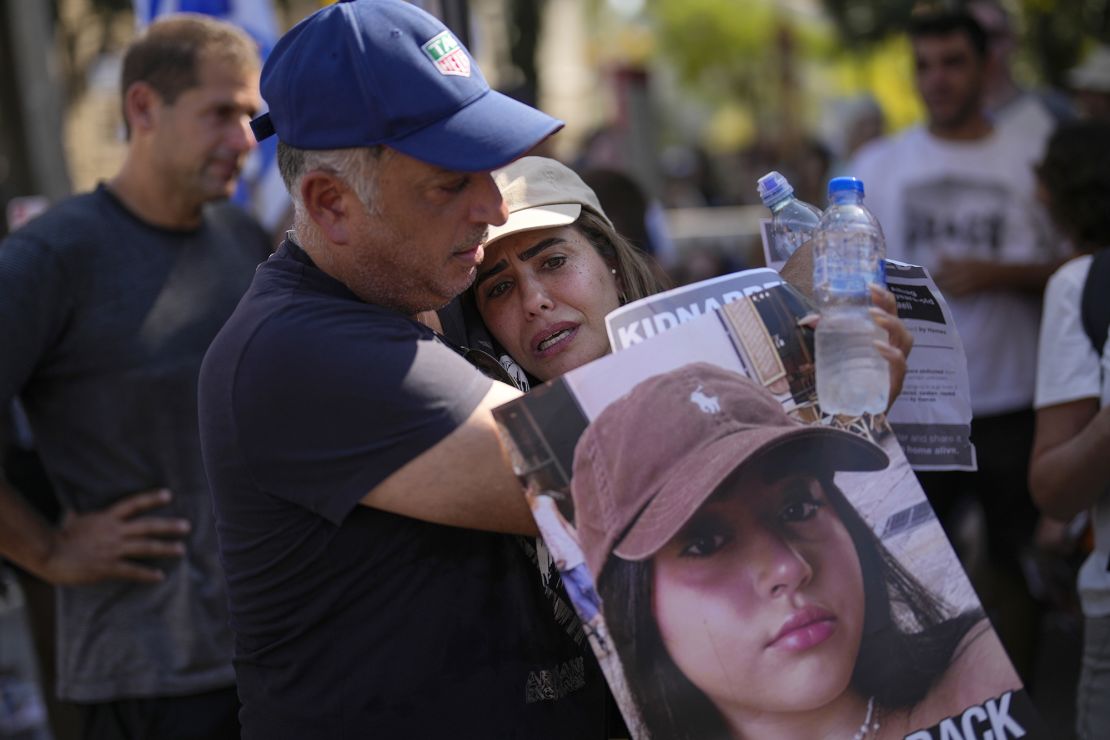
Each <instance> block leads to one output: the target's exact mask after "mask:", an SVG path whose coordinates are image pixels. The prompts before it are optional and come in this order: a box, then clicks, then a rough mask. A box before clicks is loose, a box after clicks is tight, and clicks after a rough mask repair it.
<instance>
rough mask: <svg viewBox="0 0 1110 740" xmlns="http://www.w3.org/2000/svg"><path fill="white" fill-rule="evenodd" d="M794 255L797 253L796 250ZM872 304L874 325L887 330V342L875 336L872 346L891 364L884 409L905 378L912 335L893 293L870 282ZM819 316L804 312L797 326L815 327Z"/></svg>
mask: <svg viewBox="0 0 1110 740" xmlns="http://www.w3.org/2000/svg"><path fill="white" fill-rule="evenodd" d="M795 254H797V252H795ZM870 288H871V304H872V305H871V307H870V308H869V309H868V312H870V314H871V319H872V320H873V321H874V322H875V324H876V325H877V326H878V327H879V328H880V329H883V330H884V331H885V332H886V336H887V338H886V341H883V340H881V339H876V340H875V342H874V344H875V349H877V350H878V352H879V354H880V355H882V357H883V359H884V360H886V361H887V364H888V365H889V366H890V400H889V401H888V402H887V407H886V408H887V411H889V410H890V407H891V406H892V405H894V400H895V399H896V398H898V394H899V393H901V392H902V383H903V382H904V381H905V380H906V368H907V364H908V363H907V358H908V357H909V356H910V350H911V349H913V335H911V334H910V330H909V329H907V328H906V325H905V324H904V323H902V320H901V319H900V318H898V301H897V299H895V297H894V294H893V293H891V292H890V291H889V290H887V289H886V288H882V287H880V286H878V285H874V284H873V285H871V286H870ZM820 321H821V315H820V314H816V313H811V314H807V315H806V316H803V317H802V318H801V319H799V320H798V325H799V326H808V327H810V328H811V329H815V328H817V324H818V323H820Z"/></svg>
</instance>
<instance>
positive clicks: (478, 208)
mask: <svg viewBox="0 0 1110 740" xmlns="http://www.w3.org/2000/svg"><path fill="white" fill-rule="evenodd" d="M475 184H476V186H477V187H476V188H475V193H474V201H473V203H472V204H471V212H470V219H471V220H472V221H474V222H475V223H482V224H489V225H490V226H500V225H502V224H503V223H505V222H506V221H508V220H509V204H508V203H506V202H505V199H504V198H502V197H501V191H500V190H499V189H498V187H497V183H496V182H494V180H493V175H491V174H490V173H488V172H486V173H483V174H481V175H479V176H478V182H477V183H475Z"/></svg>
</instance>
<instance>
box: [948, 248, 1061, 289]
mask: <svg viewBox="0 0 1110 740" xmlns="http://www.w3.org/2000/svg"><path fill="white" fill-rule="evenodd" d="M1064 262H1065V260H1062V259H1060V260H1055V261H1053V262H1030V263H1014V264H1007V263H999V262H992V261H991V260H978V259H953V258H951V257H945V258H943V259H942V260H941V263H940V266H939V267H938V268H937V271H936V272H935V273H934V274H933V279H934V280H935V281H936V283H937V287H939V288H940V289H941V290H942V291H944V293H945V295H951V296H961V295H970V294H972V293H983V292H986V291H990V290H1015V291H1019V292H1023V293H1033V294H1040V293H1041V291H1043V290H1044V286H1045V283H1046V282H1048V278H1049V277H1051V276H1052V273H1054V272H1056V270H1057V269H1058V268H1059V267H1060V265H1062V264H1063V263H1064Z"/></svg>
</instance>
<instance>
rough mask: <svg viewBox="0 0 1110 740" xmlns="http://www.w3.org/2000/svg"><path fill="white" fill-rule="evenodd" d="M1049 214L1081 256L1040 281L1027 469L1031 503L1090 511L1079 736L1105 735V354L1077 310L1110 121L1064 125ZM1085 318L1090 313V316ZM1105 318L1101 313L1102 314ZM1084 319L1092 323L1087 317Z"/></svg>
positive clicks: (1108, 427)
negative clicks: (1092, 536) (1042, 292)
mask: <svg viewBox="0 0 1110 740" xmlns="http://www.w3.org/2000/svg"><path fill="white" fill-rule="evenodd" d="M1038 173H1039V176H1040V180H1041V183H1042V185H1043V186H1044V190H1045V192H1046V193H1047V194H1048V200H1049V210H1050V211H1051V213H1052V216H1053V220H1054V221H1055V222H1056V223H1057V224H1058V225H1059V226H1060V228H1061V230H1063V231H1064V232H1065V233H1066V234H1067V235H1068V237H1069V238H1070V239H1071V240H1072V242H1073V243H1074V244H1075V246H1076V248H1077V250H1079V251H1080V252H1083V254H1082V256H1079V257H1076V258H1075V259H1073V260H1071V261H1070V262H1068V263H1067V264H1065V265H1064V266H1063V267H1061V268H1060V269H1059V270H1057V271H1056V273H1055V274H1054V275H1053V276H1052V277H1051V278H1050V279H1049V281H1048V287H1047V288H1046V289H1045V301H1044V320H1043V321H1042V323H1041V337H1040V347H1039V355H1038V360H1037V393H1036V400H1035V404H1036V408H1037V433H1036V441H1035V443H1034V446H1033V461H1032V465H1031V466H1030V470H1029V482H1030V488H1031V489H1032V491H1033V497H1034V500H1035V501H1036V503H1037V506H1038V507H1039V508H1040V509H1041V510H1042V511H1043V512H1044V513H1045V514H1046V515H1047V516H1049V517H1052V518H1055V519H1060V520H1063V521H1068V520H1070V519H1072V518H1073V517H1075V516H1076V515H1078V514H1080V513H1081V512H1083V511H1086V510H1090V514H1091V521H1092V523H1093V526H1094V534H1095V546H1094V551H1093V552H1092V553H1091V554H1090V556H1089V557H1088V558H1087V560H1086V562H1085V563H1084V564H1083V567H1082V569H1081V570H1080V572H1079V596H1080V600H1081V603H1082V606H1083V616H1084V637H1083V668H1082V673H1081V675H1080V680H1079V690H1078V693H1077V698H1078V701H1077V709H1078V714H1077V722H1076V729H1077V732H1078V734H1079V737H1080V738H1106V737H1110V455H1107V454H1106V452H1107V450H1108V449H1110V361H1108V357H1107V352H1106V342H1105V340H1103V341H1102V342H1098V341H1097V340H1095V341H1092V340H1093V336H1092V333H1093V334H1098V335H1099V336H1100V337H1105V334H1106V330H1105V328H1104V326H1105V324H1104V325H1103V328H1101V329H1096V330H1094V331H1093V332H1092V333H1088V331H1087V329H1086V328H1085V327H1084V322H1083V318H1082V317H1083V312H1082V309H1081V305H1082V299H1083V293H1084V286H1085V285H1086V284H1087V281H1088V279H1093V280H1096V281H1099V282H1098V283H1096V286H1097V287H1094V286H1093V288H1092V289H1094V290H1097V291H1099V292H1101V293H1102V294H1105V293H1106V291H1107V289H1110V285H1106V284H1101V283H1102V281H1103V280H1104V279H1105V278H1104V277H1103V276H1104V275H1105V274H1106V273H1104V272H1100V271H1099V268H1096V272H1095V274H1094V276H1092V277H1091V278H1088V275H1089V274H1090V270H1091V266H1092V263H1093V261H1094V258H1093V256H1092V255H1091V254H1089V252H1094V251H1095V250H1100V249H1105V248H1107V247H1110V211H1107V209H1106V206H1105V200H1104V199H1105V197H1106V194H1107V193H1110V123H1106V122H1083V123H1075V124H1065V125H1064V126H1063V127H1062V128H1061V129H1060V130H1059V131H1057V133H1056V134H1055V135H1053V137H1052V139H1051V140H1050V142H1049V145H1048V150H1047V153H1046V154H1045V159H1044V162H1043V164H1042V165H1041V166H1040V168H1039V169H1038ZM1091 318H1093V315H1092V316H1091ZM1106 318H1108V317H1106V316H1103V319H1104V320H1105V319H1106ZM1091 323H1092V324H1095V323H1097V322H1095V321H1092V322H1091Z"/></svg>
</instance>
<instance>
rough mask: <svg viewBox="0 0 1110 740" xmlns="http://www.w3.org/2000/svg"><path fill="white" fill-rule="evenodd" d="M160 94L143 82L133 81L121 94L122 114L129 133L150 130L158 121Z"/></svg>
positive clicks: (160, 102) (160, 103)
mask: <svg viewBox="0 0 1110 740" xmlns="http://www.w3.org/2000/svg"><path fill="white" fill-rule="evenodd" d="M161 105H162V96H161V95H159V94H158V92H157V91H156V90H155V89H154V88H153V87H151V86H150V85H149V84H147V83H145V82H133V83H131V85H130V86H129V87H128V88H127V91H126V92H125V93H124V94H123V115H124V116H125V117H126V119H127V126H128V130H129V132H130V133H132V134H133V133H135V132H136V131H144V132H146V131H151V130H153V129H154V127H155V126H156V125H157V123H158V110H159V108H160V107H161Z"/></svg>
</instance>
